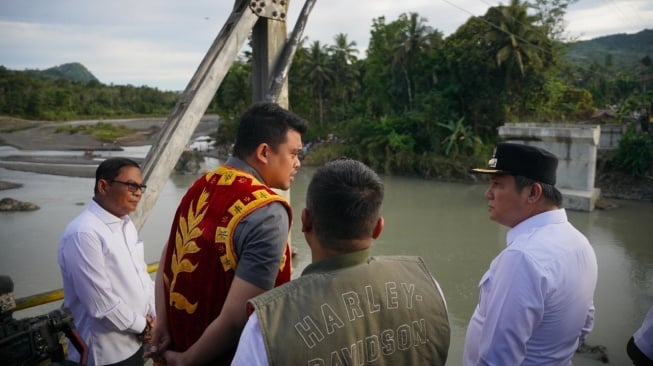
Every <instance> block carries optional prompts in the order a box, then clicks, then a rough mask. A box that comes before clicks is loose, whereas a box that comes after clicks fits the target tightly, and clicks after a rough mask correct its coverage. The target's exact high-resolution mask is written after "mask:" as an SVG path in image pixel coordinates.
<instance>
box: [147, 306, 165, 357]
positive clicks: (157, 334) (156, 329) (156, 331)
mask: <svg viewBox="0 0 653 366" xmlns="http://www.w3.org/2000/svg"><path fill="white" fill-rule="evenodd" d="M150 320H151V322H150ZM148 324H150V326H151V329H150V332H149V337H144V338H145V343H148V344H149V347H148V349H147V351H146V352H145V357H146V358H151V359H152V360H153V361H154V362H155V363H157V364H165V363H166V362H165V360H164V359H163V353H164V352H165V351H166V350H167V349H168V346H170V333H168V329H167V327H166V326H165V325H163V324H159V323H157V322H156V319H152V318H150V317H148Z"/></svg>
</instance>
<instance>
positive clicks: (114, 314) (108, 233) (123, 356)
mask: <svg viewBox="0 0 653 366" xmlns="http://www.w3.org/2000/svg"><path fill="white" fill-rule="evenodd" d="M145 188H146V186H145V185H144V184H143V179H142V176H141V169H140V167H139V165H138V163H136V162H135V161H133V160H131V159H127V158H111V159H107V160H105V161H103V162H102V163H101V164H100V165H99V166H98V168H97V170H96V172H95V188H94V192H95V194H94V196H93V199H91V200H90V202H89V203H88V205H87V207H86V209H85V210H84V211H83V212H82V213H81V214H80V215H79V216H77V217H76V218H75V219H74V220H73V221H72V222H70V224H68V226H67V227H66V230H65V231H64V233H63V235H62V236H61V240H60V242H59V252H58V261H59V266H60V268H61V275H62V277H63V290H64V306H65V307H67V308H69V309H70V310H71V312H72V315H73V318H74V320H75V326H76V327H77V329H78V331H79V333H80V335H81V337H82V339H83V340H84V342H85V343H86V345H87V347H88V365H89V366H93V365H121V366H131V365H143V339H144V337H145V336H146V335H147V333H148V332H149V329H150V327H151V325H152V322H153V319H154V316H155V305H154V283H153V281H152V279H151V278H150V276H149V275H148V273H147V265H146V263H145V260H144V249H143V242H142V241H141V240H140V239H139V237H138V232H137V231H136V227H135V226H134V224H133V222H132V221H131V220H130V218H129V213H130V212H133V211H134V210H136V206H137V205H138V202H139V201H140V200H141V196H142V195H143V192H144V191H145ZM68 358H69V359H70V360H73V361H79V355H78V354H77V352H76V350H75V347H68Z"/></svg>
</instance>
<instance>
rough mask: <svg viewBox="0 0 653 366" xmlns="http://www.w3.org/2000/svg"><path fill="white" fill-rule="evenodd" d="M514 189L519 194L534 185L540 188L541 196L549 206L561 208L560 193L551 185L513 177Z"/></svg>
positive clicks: (522, 177)
mask: <svg viewBox="0 0 653 366" xmlns="http://www.w3.org/2000/svg"><path fill="white" fill-rule="evenodd" d="M514 177H515V187H517V191H518V192H521V191H522V189H524V188H526V187H529V186H531V185H533V184H535V183H539V184H540V185H541V186H542V196H543V197H544V199H545V200H546V201H547V202H549V203H550V204H553V205H556V206H558V207H562V193H561V192H560V191H559V190H558V189H557V188H556V187H555V186H554V185H552V184H548V183H542V182H538V181H536V180H534V179H531V178H528V177H524V176H523V175H515V176H514Z"/></svg>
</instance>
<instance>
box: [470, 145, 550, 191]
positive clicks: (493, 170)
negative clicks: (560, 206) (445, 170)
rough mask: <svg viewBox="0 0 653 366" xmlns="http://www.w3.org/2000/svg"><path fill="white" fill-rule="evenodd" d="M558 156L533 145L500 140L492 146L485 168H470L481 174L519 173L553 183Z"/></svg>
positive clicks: (539, 180)
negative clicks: (490, 157)
mask: <svg viewBox="0 0 653 366" xmlns="http://www.w3.org/2000/svg"><path fill="white" fill-rule="evenodd" d="M557 168H558V158H557V157H556V156H555V155H553V154H551V153H550V152H548V151H546V150H544V149H540V148H538V147H535V146H529V145H521V144H514V143H509V142H500V143H498V144H497V146H496V147H495V148H494V152H493V153H492V159H490V160H489V161H488V163H487V168H476V169H472V172H474V173H481V174H510V175H521V176H523V177H526V178H530V179H532V180H534V181H537V182H542V183H546V184H551V185H555V184H556V169H557Z"/></svg>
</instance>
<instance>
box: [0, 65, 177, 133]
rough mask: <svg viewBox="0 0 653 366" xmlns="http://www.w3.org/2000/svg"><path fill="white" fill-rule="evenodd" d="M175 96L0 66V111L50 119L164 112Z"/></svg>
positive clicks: (125, 115)
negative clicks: (77, 80) (71, 79)
mask: <svg viewBox="0 0 653 366" xmlns="http://www.w3.org/2000/svg"><path fill="white" fill-rule="evenodd" d="M177 98H178V95H177V93H174V92H162V91H160V90H158V89H156V88H149V87H146V86H141V87H135V86H132V85H127V86H108V85H104V84H101V83H100V82H98V81H97V80H93V81H89V82H76V81H70V80H68V79H65V78H54V77H52V76H43V75H40V74H38V73H34V72H20V71H12V70H9V69H7V68H5V67H3V66H0V115H6V116H12V117H19V118H25V119H35V120H51V121H58V120H70V119H79V118H86V117H103V118H115V117H130V116H139V115H141V116H145V115H161V116H164V115H167V114H169V113H170V111H171V110H172V108H173V107H174V105H175V103H176V101H177Z"/></svg>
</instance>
